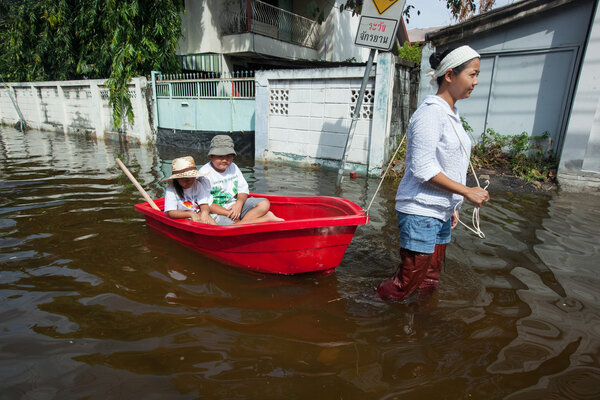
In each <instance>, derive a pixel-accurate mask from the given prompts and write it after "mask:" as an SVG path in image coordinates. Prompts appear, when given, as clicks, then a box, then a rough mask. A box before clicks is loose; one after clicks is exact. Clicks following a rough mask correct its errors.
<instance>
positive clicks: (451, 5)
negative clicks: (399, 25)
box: [340, 0, 496, 22]
mask: <svg viewBox="0 0 600 400" xmlns="http://www.w3.org/2000/svg"><path fill="white" fill-rule="evenodd" d="M440 1H442V0H440ZM363 2H364V0H346V2H345V3H343V4H341V5H340V11H343V10H352V13H353V14H360V11H361V9H362V5H363ZM495 2H496V0H479V12H480V13H482V12H486V11H489V10H491V9H492V7H493V6H494V4H495ZM446 8H448V10H450V13H451V14H452V17H453V18H454V19H456V20H458V21H461V22H462V21H465V20H467V19H469V18H471V17H472V16H473V15H474V14H475V12H476V11H477V6H476V4H475V0H446ZM413 9H414V10H416V11H417V15H419V14H421V11H420V10H418V9H416V8H415V6H413V5H407V6H406V7H405V8H404V11H403V14H404V17H405V19H406V20H407V21H408V20H409V19H410V13H411V10H413Z"/></svg>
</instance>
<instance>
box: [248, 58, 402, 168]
mask: <svg viewBox="0 0 600 400" xmlns="http://www.w3.org/2000/svg"><path fill="white" fill-rule="evenodd" d="M394 60H395V58H394V57H393V56H392V55H391V54H390V53H381V54H380V55H379V56H378V58H377V64H376V68H375V67H374V68H373V70H372V71H371V73H370V77H371V78H370V79H369V82H368V84H367V87H366V92H365V96H364V100H363V105H362V107H361V113H360V114H359V119H358V120H357V123H356V130H355V133H354V137H353V140H352V143H351V146H350V148H349V151H348V158H347V166H348V168H349V169H354V170H356V171H357V172H359V173H363V174H365V173H370V174H373V175H377V174H378V173H379V172H381V169H382V166H383V163H384V162H385V160H384V157H386V156H388V155H389V149H388V148H387V147H389V146H390V145H394V144H395V141H393V140H391V141H390V137H391V136H392V133H391V132H390V126H391V118H392V113H391V110H392V99H391V96H392V93H393V87H394V83H393V79H394V71H395V62H394ZM364 73H365V67H342V68H333V69H324V68H323V69H303V70H275V71H257V73H256V105H255V107H256V109H255V110H256V123H255V151H256V153H255V156H256V158H259V159H264V160H277V159H281V160H285V161H291V162H296V163H300V164H310V165H312V164H316V165H321V166H326V167H327V166H328V167H339V163H340V160H341V159H342V156H343V153H344V147H345V144H346V138H347V136H348V133H349V129H350V125H351V122H352V113H353V106H354V105H355V104H356V100H357V99H358V94H359V92H360V86H361V81H362V78H363V76H364ZM375 76H376V77H377V81H376V82H375V80H374V79H373V78H374V77H375ZM393 134H394V135H395V134H397V133H396V132H394V133H393Z"/></svg>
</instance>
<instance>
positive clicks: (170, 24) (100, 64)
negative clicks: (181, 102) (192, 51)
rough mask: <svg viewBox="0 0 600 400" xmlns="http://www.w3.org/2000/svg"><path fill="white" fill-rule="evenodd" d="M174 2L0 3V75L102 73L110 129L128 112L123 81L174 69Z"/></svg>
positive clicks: (31, 77)
mask: <svg viewBox="0 0 600 400" xmlns="http://www.w3.org/2000/svg"><path fill="white" fill-rule="evenodd" d="M182 11H183V1H182V0H168V1H161V0H37V1H34V0H22V1H14V0H13V1H7V0H4V1H1V2H0V15H2V16H3V18H2V20H0V24H2V25H3V26H1V28H2V29H0V74H2V77H3V79H4V80H5V81H16V82H19V81H26V82H32V81H49V80H68V79H84V78H92V79H103V78H108V80H107V86H108V89H109V92H110V100H109V101H110V104H111V106H112V108H113V115H114V121H113V123H114V127H115V128H117V127H118V126H120V125H121V122H122V117H123V116H124V115H127V117H128V119H129V121H130V122H133V111H132V108H131V101H130V99H129V93H128V87H127V84H128V83H129V81H130V80H131V79H132V78H133V77H135V76H140V75H148V74H149V73H150V71H152V70H162V71H165V72H170V71H176V69H177V59H176V56H175V51H176V49H177V46H178V41H179V38H180V37H181V18H180V15H179V13H180V12H182Z"/></svg>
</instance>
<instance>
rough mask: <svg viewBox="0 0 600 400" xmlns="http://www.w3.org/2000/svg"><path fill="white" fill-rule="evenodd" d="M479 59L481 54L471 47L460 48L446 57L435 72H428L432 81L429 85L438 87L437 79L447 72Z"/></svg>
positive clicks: (431, 70)
mask: <svg viewBox="0 0 600 400" xmlns="http://www.w3.org/2000/svg"><path fill="white" fill-rule="evenodd" d="M479 57H480V56H479V53H477V52H476V51H475V50H473V49H472V48H470V47H469V46H460V47H458V48H456V49H454V50H452V51H451V52H450V53H448V54H447V55H446V57H444V58H443V59H442V62H440V65H438V67H437V68H436V69H435V70H433V69H430V70H429V71H428V72H427V75H428V76H431V81H429V83H430V84H431V86H436V84H437V78H439V77H440V76H443V75H444V74H445V73H446V71H448V70H449V69H452V68H455V67H458V66H459V65H461V64H463V63H465V62H467V61H469V60H472V59H474V58H479Z"/></svg>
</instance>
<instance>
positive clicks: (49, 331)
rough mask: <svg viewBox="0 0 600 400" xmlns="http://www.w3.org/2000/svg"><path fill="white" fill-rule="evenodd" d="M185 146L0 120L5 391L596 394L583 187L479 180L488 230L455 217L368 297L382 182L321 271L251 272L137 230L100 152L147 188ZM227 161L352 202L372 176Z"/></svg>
mask: <svg viewBox="0 0 600 400" xmlns="http://www.w3.org/2000/svg"><path fill="white" fill-rule="evenodd" d="M185 154H191V155H193V156H194V158H196V160H197V162H198V164H201V162H203V161H205V160H207V156H206V153H205V152H204V151H202V150H200V149H198V150H194V149H189V150H181V149H174V148H160V149H156V148H137V147H135V148H131V147H128V146H127V143H126V142H122V143H105V142H103V141H98V140H94V139H93V138H86V137H84V136H65V135H62V134H55V133H42V132H37V131H29V132H27V133H26V134H25V135H23V134H21V133H20V132H19V131H16V130H14V129H10V128H1V130H0V165H1V169H0V171H1V172H0V173H1V176H2V179H1V181H0V193H1V196H0V260H1V264H0V303H1V304H2V307H1V308H0V334H1V335H2V336H1V338H2V340H0V354H2V356H1V357H0V371H2V378H3V379H2V380H1V381H0V382H1V383H0V393H2V395H3V396H4V398H22V397H24V398H81V397H89V398H107V397H141V396H143V397H148V398H161V399H162V398H178V399H179V398H198V397H209V398H232V397H233V398H248V399H251V398H261V399H262V398H282V397H287V398H298V399H303V398H307V397H318V398H340V397H341V398H345V399H380V398H403V399H413V398H414V399H420V398H425V397H427V398H445V399H459V398H461V399H462V398H485V399H500V398H510V399H533V398H541V397H544V398H568V399H583V398H598V397H599V396H600V393H599V392H598V388H599V387H600V385H599V384H598V383H599V365H598V358H597V354H598V352H599V349H598V343H599V340H598V339H599V337H600V313H599V306H598V304H599V301H598V300H599V299H598V291H597V288H598V287H599V282H598V280H599V278H598V274H597V273H596V270H595V269H596V268H597V261H596V260H597V258H598V255H599V253H600V244H599V243H598V240H597V238H598V234H599V233H600V232H599V228H598V226H600V211H599V210H600V208H599V207H598V204H599V201H598V198H597V197H593V196H590V197H587V196H581V195H577V196H572V195H567V194H560V195H556V194H554V195H531V194H514V193H505V192H502V191H501V188H493V182H492V195H493V201H492V202H490V203H489V205H488V206H486V207H485V208H484V209H482V223H481V227H482V230H483V231H484V232H485V233H486V235H487V238H486V239H485V240H479V239H477V238H475V237H473V236H472V235H471V234H470V233H468V232H467V231H465V230H462V229H459V230H456V231H455V235H454V239H453V243H452V245H451V246H450V247H449V248H448V252H447V265H446V268H445V271H444V273H443V275H442V283H441V286H440V289H439V290H438V291H437V292H436V293H435V294H434V295H433V297H432V298H430V299H416V301H414V302H412V303H410V304H405V305H402V304H387V303H383V302H382V301H380V300H379V298H378V297H377V295H376V294H375V292H374V287H375V286H376V285H377V284H378V283H379V282H380V281H381V280H382V279H384V278H386V277H388V276H389V275H390V274H391V273H392V271H393V270H394V268H395V267H396V264H397V262H398V255H397V242H398V237H397V229H396V227H395V213H394V211H393V207H394V201H393V197H394V193H395V185H393V184H388V183H386V184H384V185H383V187H382V190H381V193H380V195H379V196H378V197H377V198H376V200H375V202H374V203H373V206H372V208H371V210H370V217H371V222H370V223H369V225H367V226H362V227H360V228H359V229H358V230H357V233H356V235H355V237H354V240H353V242H352V243H351V245H350V246H349V248H348V251H347V253H346V255H345V257H344V259H343V261H342V265H341V266H340V267H338V268H337V269H336V272H335V274H333V275H330V276H328V277H321V276H317V275H302V276H293V277H280V276H271V275H264V274H257V273H251V272H246V271H242V270H237V269H233V268H230V267H226V266H223V265H220V264H218V263H216V262H214V261H211V260H209V259H207V258H205V257H203V256H202V255H199V254H198V253H195V252H193V251H191V250H189V249H188V248H186V247H183V246H181V245H179V244H178V243H175V242H173V241H170V240H168V239H166V238H165V237H164V236H162V235H160V234H158V233H155V232H153V231H149V230H148V229H147V228H146V227H145V225H144V220H143V218H141V216H140V215H139V214H137V213H136V212H135V211H134V210H133V207H132V205H133V204H135V203H138V202H141V201H142V200H141V197H140V195H139V194H138V193H137V191H136V189H135V188H134V187H133V185H131V184H130V183H129V182H128V181H127V179H126V178H125V177H123V176H122V175H121V173H120V170H119V169H118V167H117V166H116V165H115V163H114V157H115V156H117V155H119V156H120V157H122V158H123V160H124V162H125V163H126V165H128V167H130V169H131V170H132V172H133V173H134V174H135V175H136V176H137V177H138V180H139V181H140V183H141V184H142V186H144V187H145V188H146V189H147V190H148V192H149V193H150V195H151V196H152V197H161V196H162V195H163V192H164V184H163V183H161V182H160V180H161V179H163V178H164V177H165V176H166V175H168V174H170V161H171V159H172V158H174V157H178V156H181V155H185ZM236 163H238V165H239V166H240V167H241V169H242V170H243V172H244V173H245V175H246V176H247V178H248V181H249V183H250V186H251V188H252V189H253V190H255V191H257V192H266V193H274V194H287V195H314V194H319V195H340V196H343V197H346V198H349V199H351V200H353V201H355V202H356V203H358V204H359V205H361V206H366V205H367V204H368V202H369V201H370V199H371V197H372V195H373V193H374V191H375V189H376V187H377V184H378V183H379V182H378V180H376V179H369V180H365V179H357V180H345V181H344V184H343V187H342V189H341V190H340V191H336V189H335V179H336V171H319V170H313V169H309V168H298V167H292V166H289V165H285V164H281V163H277V162H270V163H267V164H261V163H254V161H253V160H252V158H251V157H249V156H243V155H242V156H240V157H237V158H236ZM464 215H465V216H467V215H469V213H468V210H467V212H466V213H465V214H464ZM467 218H468V217H467ZM419 300H421V301H419Z"/></svg>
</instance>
